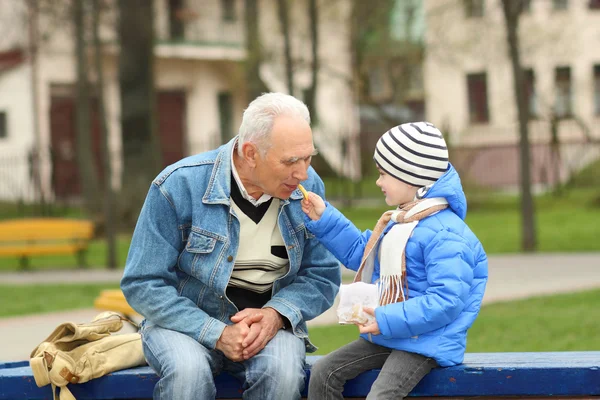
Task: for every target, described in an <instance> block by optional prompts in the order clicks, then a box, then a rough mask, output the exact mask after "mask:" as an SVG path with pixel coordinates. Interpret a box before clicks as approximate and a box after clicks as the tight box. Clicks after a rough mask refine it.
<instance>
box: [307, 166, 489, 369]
mask: <svg viewBox="0 0 600 400" xmlns="http://www.w3.org/2000/svg"><path fill="white" fill-rule="evenodd" d="M425 197H444V198H445V199H446V200H448V203H449V205H450V207H449V208H447V209H445V210H442V211H440V212H438V213H437V214H433V215H431V216H429V217H427V218H425V219H423V220H421V221H420V222H419V224H418V225H417V227H416V228H415V230H414V231H413V235H412V237H411V238H410V239H409V240H408V243H407V245H406V276H407V279H408V288H409V299H408V300H407V301H405V302H401V303H394V304H390V305H387V306H383V307H378V308H377V309H376V310H375V316H376V318H377V323H378V325H379V329H380V331H381V334H380V335H364V334H363V335H361V336H362V337H363V338H364V339H366V340H370V341H372V342H373V343H376V344H378V345H381V346H385V347H388V348H392V349H397V350H405V351H409V352H413V353H418V354H422V355H424V356H427V357H431V358H433V359H435V360H436V361H437V363H438V364H439V365H440V366H442V367H445V366H451V365H456V364H460V363H461V362H462V361H463V358H464V353H465V347H466V339H467V329H469V327H471V325H472V324H473V321H474V320H475V317H476V316H477V314H478V312H479V309H480V306H481V300H482V298H483V293H484V290H485V285H486V282H487V277H488V265H487V257H486V254H485V252H484V250H483V247H482V245H481V243H480V242H479V240H478V239H477V237H476V236H475V235H474V234H473V232H471V230H470V229H469V227H468V226H467V225H466V224H465V222H464V218H465V216H466V214H467V201H466V198H465V195H464V192H463V189H462V185H461V182H460V178H459V176H458V173H457V172H456V170H455V169H454V168H453V167H452V166H450V167H449V169H448V171H446V173H445V174H444V175H443V176H442V177H441V178H440V179H439V180H438V181H437V182H436V183H435V184H434V185H433V186H432V187H431V189H430V190H429V192H428V193H427V194H426V196H425ZM374 223H375V221H374ZM393 224H394V223H393V222H391V223H390V224H389V225H388V226H387V228H386V230H385V231H384V233H383V234H385V233H386V232H387V231H388V230H389V229H390V228H391V226H392V225H393ZM306 226H307V228H308V229H309V230H310V231H311V232H312V233H313V234H315V236H316V237H317V238H318V239H319V240H321V241H322V242H323V243H324V244H325V246H326V247H327V248H328V249H329V250H330V251H331V252H332V253H333V254H334V255H335V256H336V257H337V258H338V259H339V260H340V261H341V262H342V263H343V264H344V265H345V266H346V267H348V268H351V269H353V270H355V271H356V270H357V269H358V268H359V266H360V261H361V258H362V255H363V251H364V248H365V245H366V244H367V241H368V240H369V238H370V236H371V231H370V230H367V231H365V232H362V233H361V232H360V231H359V230H358V229H357V228H356V227H355V226H354V225H353V224H352V223H351V222H350V221H349V220H348V219H347V218H346V217H344V216H343V215H342V214H341V213H340V212H339V211H338V210H336V209H335V208H334V207H333V206H331V205H330V204H328V205H327V208H326V209H325V212H324V213H323V215H322V216H321V218H320V219H319V220H318V221H311V220H309V219H308V217H306ZM378 258H379V257H376V259H378ZM398 262H400V260H398ZM375 268H376V271H375V272H374V273H373V276H374V277H377V276H378V275H379V273H378V270H377V269H378V268H379V265H378V264H377V262H376V264H375Z"/></svg>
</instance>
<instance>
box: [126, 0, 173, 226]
mask: <svg viewBox="0 0 600 400" xmlns="http://www.w3.org/2000/svg"><path fill="white" fill-rule="evenodd" d="M119 12H120V18H119V43H120V46H121V52H120V55H119V88H120V98H121V135H122V140H123V164H124V168H123V176H122V182H123V184H122V189H121V194H120V195H119V200H120V204H121V206H122V211H123V215H122V218H124V220H125V222H126V223H128V224H129V225H130V226H133V224H134V223H135V221H136V220H137V216H138V214H139V210H140V209H141V206H142V204H143V200H144V198H145V195H146V193H147V192H148V188H149V186H150V183H151V181H152V179H154V177H155V176H156V174H157V173H158V172H159V171H160V169H161V168H162V161H161V155H160V151H159V148H160V147H159V141H158V137H157V133H156V123H155V120H154V115H155V93H154V53H153V48H154V25H153V21H154V15H153V14H154V13H153V9H152V2H151V1H147V0H119Z"/></svg>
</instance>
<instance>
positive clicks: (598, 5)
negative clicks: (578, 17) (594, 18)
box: [588, 0, 600, 10]
mask: <svg viewBox="0 0 600 400" xmlns="http://www.w3.org/2000/svg"><path fill="white" fill-rule="evenodd" d="M588 6H589V8H590V9H591V10H600V0H590V2H589V5H588Z"/></svg>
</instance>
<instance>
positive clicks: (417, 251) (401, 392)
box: [303, 122, 487, 400]
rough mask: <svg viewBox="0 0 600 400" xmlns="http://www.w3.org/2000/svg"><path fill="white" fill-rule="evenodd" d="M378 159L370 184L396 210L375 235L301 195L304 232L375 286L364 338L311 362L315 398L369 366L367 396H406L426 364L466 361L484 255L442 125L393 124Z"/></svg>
mask: <svg viewBox="0 0 600 400" xmlns="http://www.w3.org/2000/svg"><path fill="white" fill-rule="evenodd" d="M374 159H375V163H376V164H377V169H378V170H379V179H377V182H376V184H377V186H379V187H380V188H381V190H382V191H383V195H384V196H385V201H386V203H387V204H388V205H389V206H398V207H397V209H396V210H395V211H388V212H386V213H384V214H383V216H382V217H381V218H380V219H379V221H378V222H377V225H376V226H375V229H374V230H373V231H370V230H367V231H365V232H361V231H359V230H358V229H357V228H356V227H355V226H354V225H353V224H352V222H350V221H349V220H348V219H347V218H346V217H344V216H343V215H342V214H341V213H340V212H339V211H338V210H336V209H335V208H334V207H333V206H331V205H330V204H328V203H325V202H324V201H323V199H322V198H321V197H319V196H318V195H316V194H315V193H312V192H311V193H309V195H308V199H306V200H303V211H304V212H305V213H306V214H307V216H308V217H307V218H306V226H307V228H308V229H309V230H310V231H311V232H312V233H313V234H314V235H315V236H316V237H317V238H318V239H319V240H320V241H321V242H322V243H323V244H324V245H325V246H326V247H327V248H328V249H329V250H330V251H331V252H332V253H333V254H334V255H335V256H336V257H337V258H338V259H339V260H340V261H341V262H342V263H343V264H344V265H345V266H346V267H348V268H350V269H353V270H355V271H357V274H356V278H355V281H362V282H367V283H376V284H378V289H379V303H378V304H379V306H378V307H377V308H375V309H368V308H367V309H365V311H366V312H367V313H368V314H371V315H372V316H374V318H375V319H374V321H373V322H371V323H366V324H365V325H358V326H359V330H360V333H361V335H360V338H359V339H358V340H356V341H354V342H352V343H350V344H348V345H346V346H344V347H342V348H340V349H338V350H336V351H334V352H332V353H330V354H328V355H327V356H325V357H323V358H322V359H321V360H319V362H317V363H316V364H315V365H314V366H313V369H312V372H311V378H310V383H309V389H308V397H309V399H311V400H321V399H342V398H343V396H342V391H343V389H344V383H345V382H346V381H347V380H349V379H352V378H354V377H355V376H357V375H358V374H360V373H361V372H363V371H366V370H370V369H373V368H381V373H380V374H379V377H378V378H377V380H376V381H375V383H374V384H373V386H372V388H371V391H370V392H369V395H368V397H367V399H378V400H381V399H402V398H404V397H405V396H407V395H408V393H409V392H410V391H411V390H412V389H413V388H414V387H415V386H416V385H417V383H419V381H420V380H421V379H422V378H423V377H424V376H425V375H427V373H428V372H429V371H430V370H431V369H432V368H435V367H437V366H442V367H446V366H451V365H456V364H460V363H461V362H462V361H463V357H464V353H465V347H466V337H467V329H469V327H470V326H471V325H472V324H473V321H474V320H475V317H476V316H477V314H478V312H479V308H480V305H481V300H482V298H483V293H484V290H485V285H486V281H487V257H486V255H485V252H484V250H483V247H482V246H481V243H480V242H479V240H478V239H477V237H476V236H475V235H474V234H473V232H471V230H470V229H469V227H468V226H467V225H466V224H465V222H464V218H465V215H466V211H467V202H466V198H465V195H464V192H463V190H462V186H461V183H460V178H459V176H458V173H457V172H456V170H455V169H454V168H453V167H452V165H451V164H450V163H449V162H448V149H447V147H446V143H445V141H444V138H443V136H442V134H441V133H440V131H439V130H438V129H436V128H435V127H434V126H433V125H432V124H430V123H427V122H417V123H407V124H403V125H400V126H397V127H394V128H392V129H390V130H389V131H388V132H386V133H385V134H384V135H383V136H382V137H381V138H380V139H379V141H378V142H377V145H376V147H375V156H374ZM371 250H373V251H371Z"/></svg>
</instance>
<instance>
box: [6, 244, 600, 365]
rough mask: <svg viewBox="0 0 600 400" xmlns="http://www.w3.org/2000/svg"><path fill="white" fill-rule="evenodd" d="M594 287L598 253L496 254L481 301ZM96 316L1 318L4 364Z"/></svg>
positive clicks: (598, 281) (34, 278) (36, 278)
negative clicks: (57, 331) (67, 325)
mask: <svg viewBox="0 0 600 400" xmlns="http://www.w3.org/2000/svg"><path fill="white" fill-rule="evenodd" d="M121 273H122V272H121V271H103V270H90V271H73V270H61V271H52V272H29V273H10V274H6V273H2V274H0V283H1V284H13V285H23V284H32V283H59V282H60V283H64V282H73V283H78V282H94V283H101V282H109V283H115V282H118V281H119V279H120V277H121ZM353 274H354V273H353V272H352V271H348V270H345V271H344V277H345V279H347V280H348V279H351V278H352V276H353ZM591 288H600V253H587V254H543V255H521V254H519V255H503V256H492V257H490V260H489V281H488V285H487V289H486V293H485V297H484V299H483V302H484V304H489V303H491V302H498V301H506V300H513V299H522V298H526V297H531V296H538V295H544V294H555V293H566V292H575V291H580V290H585V289H591ZM336 304H337V301H336ZM335 309H336V305H334V306H333V307H332V308H330V309H329V310H328V311H327V312H325V313H324V314H322V315H321V316H319V317H317V318H315V319H314V320H312V321H310V322H309V326H318V325H329V324H335V323H337V317H336V313H335ZM96 314H98V311H97V310H94V309H84V310H75V311H68V312H54V313H47V314H40V315H31V316H26V317H15V318H0V339H1V340H0V361H12V360H24V359H27V358H29V353H30V352H31V350H33V348H34V347H35V346H37V345H38V344H39V343H40V342H41V341H42V340H44V339H45V338H46V337H47V336H48V335H49V334H50V333H51V332H52V330H53V329H54V328H55V327H56V326H57V325H59V324H60V323H62V322H66V321H73V322H86V321H89V320H91V319H92V318H93V317H94V316H95V315H96ZM128 329H130V328H128Z"/></svg>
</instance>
